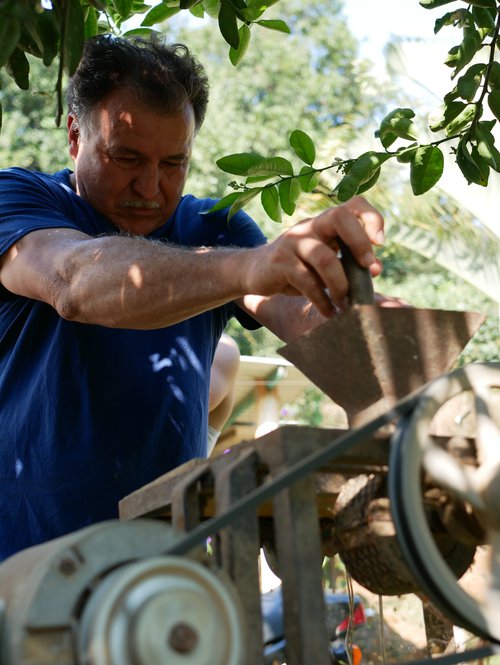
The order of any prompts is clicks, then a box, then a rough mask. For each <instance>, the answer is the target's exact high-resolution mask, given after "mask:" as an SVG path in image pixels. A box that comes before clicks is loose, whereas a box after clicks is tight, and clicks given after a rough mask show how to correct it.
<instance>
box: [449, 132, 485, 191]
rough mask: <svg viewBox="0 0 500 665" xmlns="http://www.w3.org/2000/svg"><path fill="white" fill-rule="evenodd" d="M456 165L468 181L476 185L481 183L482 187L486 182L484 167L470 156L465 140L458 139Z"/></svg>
mask: <svg viewBox="0 0 500 665" xmlns="http://www.w3.org/2000/svg"><path fill="white" fill-rule="evenodd" d="M456 160H457V165H458V168H459V169H460V171H461V172H462V174H463V176H464V177H465V179H466V180H467V182H468V183H469V185H470V184H471V183H475V184H476V185H482V186H483V187H484V186H485V185H486V184H487V183H488V179H487V178H486V180H485V178H484V168H483V169H481V168H480V167H479V166H478V164H477V162H476V160H474V158H473V157H472V155H471V153H470V152H469V149H468V147H467V143H466V141H465V140H462V141H460V143H459V144H458V148H457V155H456Z"/></svg>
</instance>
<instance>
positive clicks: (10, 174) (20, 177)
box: [0, 166, 69, 191]
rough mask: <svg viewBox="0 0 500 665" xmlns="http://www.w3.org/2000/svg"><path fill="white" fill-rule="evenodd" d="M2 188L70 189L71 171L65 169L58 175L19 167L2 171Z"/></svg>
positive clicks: (0, 174) (0, 182)
mask: <svg viewBox="0 0 500 665" xmlns="http://www.w3.org/2000/svg"><path fill="white" fill-rule="evenodd" d="M0 186H2V189H4V190H6V191H9V189H10V188H11V187H26V188H37V187H42V188H44V189H52V188H54V189H60V188H61V187H62V188H63V189H64V188H68V187H69V170H68V169H64V170H63V171H58V172H57V173H43V172H42V171H31V170H29V169H26V168H22V167H19V166H12V167H9V168H6V169H0Z"/></svg>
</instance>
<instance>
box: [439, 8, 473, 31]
mask: <svg viewBox="0 0 500 665" xmlns="http://www.w3.org/2000/svg"><path fill="white" fill-rule="evenodd" d="M466 14H467V10H466V9H456V10H455V11H453V12H447V13H446V14H444V16H441V18H438V19H436V22H435V23H434V34H435V35H437V33H438V32H439V31H440V30H441V28H443V27H444V26H445V25H453V24H454V23H457V22H458V21H460V20H461V19H462V18H464V16H465V15H466Z"/></svg>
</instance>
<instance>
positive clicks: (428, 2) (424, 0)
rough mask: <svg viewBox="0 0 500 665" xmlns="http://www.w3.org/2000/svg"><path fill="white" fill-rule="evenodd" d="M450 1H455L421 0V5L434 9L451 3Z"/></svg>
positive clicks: (451, 0)
mask: <svg viewBox="0 0 500 665" xmlns="http://www.w3.org/2000/svg"><path fill="white" fill-rule="evenodd" d="M450 2H453V0H420V5H421V6H422V7H423V8H424V9H434V8H435V7H442V6H443V5H449V4H450Z"/></svg>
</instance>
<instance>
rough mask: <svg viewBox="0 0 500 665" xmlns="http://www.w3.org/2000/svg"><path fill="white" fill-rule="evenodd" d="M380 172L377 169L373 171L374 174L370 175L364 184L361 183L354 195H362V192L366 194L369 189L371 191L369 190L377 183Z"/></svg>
mask: <svg viewBox="0 0 500 665" xmlns="http://www.w3.org/2000/svg"><path fill="white" fill-rule="evenodd" d="M380 171H381V169H380V168H378V169H377V170H376V171H375V173H374V174H373V175H372V177H371V178H369V179H368V180H366V181H365V182H364V183H362V184H361V185H360V186H359V187H358V191H357V192H356V194H363V193H364V192H367V191H368V190H369V189H371V188H372V187H373V185H374V184H375V183H376V182H377V180H378V179H379V176H380Z"/></svg>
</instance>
